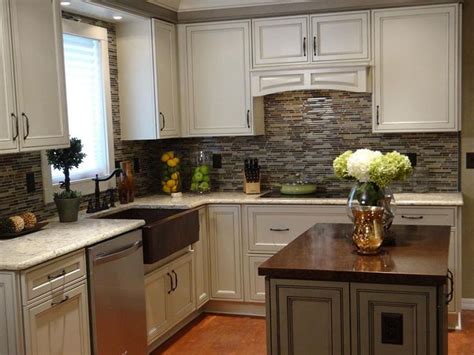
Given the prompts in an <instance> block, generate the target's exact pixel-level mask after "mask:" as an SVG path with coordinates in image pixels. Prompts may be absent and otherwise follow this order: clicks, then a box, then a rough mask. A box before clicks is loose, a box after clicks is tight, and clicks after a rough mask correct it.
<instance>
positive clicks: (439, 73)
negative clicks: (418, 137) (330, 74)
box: [372, 4, 460, 132]
mask: <svg viewBox="0 0 474 355" xmlns="http://www.w3.org/2000/svg"><path fill="white" fill-rule="evenodd" d="M372 20H373V47H374V76H373V77H374V96H373V105H374V111H373V117H374V124H373V127H374V132H436V131H456V130H458V129H460V123H459V98H460V88H459V72H460V64H459V50H460V46H459V38H460V36H459V6H458V5H457V4H452V5H442V6H430V7H417V8H402V9H389V10H376V11H373V19H372Z"/></svg>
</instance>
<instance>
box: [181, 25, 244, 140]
mask: <svg viewBox="0 0 474 355" xmlns="http://www.w3.org/2000/svg"><path fill="white" fill-rule="evenodd" d="M185 30H186V34H185V35H186V40H185V41H186V47H185V48H184V49H183V50H184V51H185V53H186V72H187V76H186V77H187V84H186V87H187V109H186V111H187V116H188V117H187V120H188V122H187V124H188V132H189V135H190V136H219V135H245V134H247V135H248V134H252V129H251V127H252V122H251V121H252V111H251V110H252V108H251V104H250V73H249V70H250V37H249V22H248V21H243V22H228V23H216V24H202V25H186V27H185Z"/></svg>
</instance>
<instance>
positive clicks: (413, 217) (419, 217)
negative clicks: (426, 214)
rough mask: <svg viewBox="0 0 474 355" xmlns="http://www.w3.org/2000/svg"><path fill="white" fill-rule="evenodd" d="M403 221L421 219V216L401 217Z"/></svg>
mask: <svg viewBox="0 0 474 355" xmlns="http://www.w3.org/2000/svg"><path fill="white" fill-rule="evenodd" d="M402 218H403V219H423V216H404V215H402Z"/></svg>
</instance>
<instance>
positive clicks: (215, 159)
mask: <svg viewBox="0 0 474 355" xmlns="http://www.w3.org/2000/svg"><path fill="white" fill-rule="evenodd" d="M212 167H213V168H214V169H220V168H222V154H212Z"/></svg>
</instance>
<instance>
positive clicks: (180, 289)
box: [145, 251, 195, 344]
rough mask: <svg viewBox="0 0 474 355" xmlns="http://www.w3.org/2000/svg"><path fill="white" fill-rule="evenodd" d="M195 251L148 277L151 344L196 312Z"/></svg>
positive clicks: (147, 299) (146, 288)
mask: <svg viewBox="0 0 474 355" xmlns="http://www.w3.org/2000/svg"><path fill="white" fill-rule="evenodd" d="M193 280H194V268H193V252H192V251H189V252H188V253H186V254H184V255H183V256H181V257H179V258H178V259H176V260H175V261H173V262H171V263H169V264H167V265H166V266H164V267H162V268H160V269H157V270H155V271H153V272H151V273H149V274H147V275H145V297H146V317H147V332H148V344H151V343H152V342H154V341H155V340H156V339H158V338H159V337H160V336H161V335H163V334H164V333H165V332H166V331H168V330H169V329H171V328H172V327H173V326H174V325H175V324H177V323H178V322H180V321H181V320H183V319H184V318H186V316H188V315H189V314H190V313H192V312H193V311H194V309H195V304H194V281H193Z"/></svg>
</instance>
